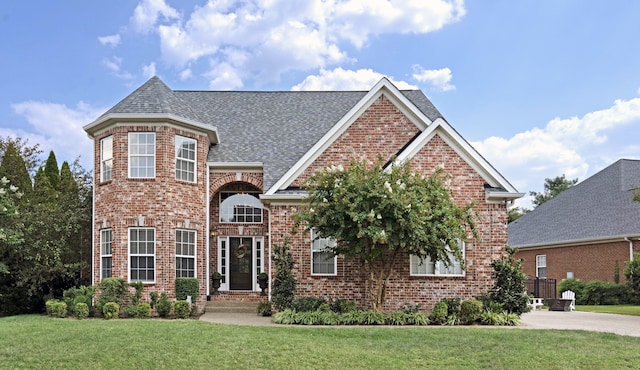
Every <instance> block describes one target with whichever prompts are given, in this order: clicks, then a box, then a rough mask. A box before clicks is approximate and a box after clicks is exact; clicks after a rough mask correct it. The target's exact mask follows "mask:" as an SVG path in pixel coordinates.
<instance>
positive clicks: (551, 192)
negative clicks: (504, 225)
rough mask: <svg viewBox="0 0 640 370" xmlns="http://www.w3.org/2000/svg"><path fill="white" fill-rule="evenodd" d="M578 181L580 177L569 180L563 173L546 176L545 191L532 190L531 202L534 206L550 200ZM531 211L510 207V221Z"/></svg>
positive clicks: (530, 193)
mask: <svg viewBox="0 0 640 370" xmlns="http://www.w3.org/2000/svg"><path fill="white" fill-rule="evenodd" d="M577 183H578V179H577V178H576V179H572V180H569V179H567V178H566V177H565V175H564V174H563V175H562V176H556V177H554V178H546V179H544V191H542V192H540V193H538V192H536V191H530V192H529V195H531V196H533V199H532V200H531V203H533V205H534V208H535V207H537V206H539V205H541V204H543V203H545V202H547V201H549V200H550V199H552V198H553V197H555V196H556V195H558V194H560V193H562V192H563V191H565V190H567V189H569V188H570V187H572V186H573V185H575V184H577ZM529 212H531V210H530V209H527V208H521V207H513V208H511V209H509V216H508V220H509V222H511V221H515V220H517V219H518V218H520V217H522V216H524V215H526V214H527V213H529Z"/></svg>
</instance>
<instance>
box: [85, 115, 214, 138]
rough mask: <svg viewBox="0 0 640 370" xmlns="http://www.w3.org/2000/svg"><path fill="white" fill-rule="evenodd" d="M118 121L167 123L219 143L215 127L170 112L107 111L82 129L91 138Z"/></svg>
mask: <svg viewBox="0 0 640 370" xmlns="http://www.w3.org/2000/svg"><path fill="white" fill-rule="evenodd" d="M118 123H168V124H173V125H176V126H179V127H184V128H188V129H192V130H196V131H199V132H204V133H206V134H207V136H208V137H209V141H210V142H211V144H218V143H220V137H219V135H218V129H217V128H216V127H214V126H211V125H207V124H204V123H202V122H197V121H194V120H190V119H187V118H183V117H180V116H177V115H175V114H171V113H109V114H105V115H104V116H102V117H100V118H98V119H97V120H95V121H93V122H91V123H89V124H88V125H86V126H84V127H83V129H84V131H85V132H86V133H87V135H89V137H90V138H91V139H93V138H94V137H95V135H96V133H98V132H100V131H103V130H104V129H106V128H108V127H110V126H112V125H114V124H118Z"/></svg>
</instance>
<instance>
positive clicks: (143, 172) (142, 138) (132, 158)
mask: <svg viewBox="0 0 640 370" xmlns="http://www.w3.org/2000/svg"><path fill="white" fill-rule="evenodd" d="M154 177H156V134H155V132H130V133H129V178H134V179H145V178H154Z"/></svg>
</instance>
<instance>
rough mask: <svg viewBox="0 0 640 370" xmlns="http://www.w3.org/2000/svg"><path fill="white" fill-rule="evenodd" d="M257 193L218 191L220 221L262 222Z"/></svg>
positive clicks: (260, 205)
mask: <svg viewBox="0 0 640 370" xmlns="http://www.w3.org/2000/svg"><path fill="white" fill-rule="evenodd" d="M258 195H259V193H234V192H221V193H220V222H223V223H253V224H256V223H258V224H259V223H262V203H260V199H258Z"/></svg>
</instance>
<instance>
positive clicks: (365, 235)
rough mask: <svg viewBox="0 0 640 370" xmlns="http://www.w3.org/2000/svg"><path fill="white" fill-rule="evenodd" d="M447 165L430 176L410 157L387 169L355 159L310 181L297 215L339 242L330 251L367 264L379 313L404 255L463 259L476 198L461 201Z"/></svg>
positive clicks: (323, 235) (371, 294) (447, 262)
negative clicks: (463, 244)
mask: <svg viewBox="0 0 640 370" xmlns="http://www.w3.org/2000/svg"><path fill="white" fill-rule="evenodd" d="M445 178H446V175H445V173H444V172H443V171H442V170H438V171H436V172H435V173H433V174H432V175H431V176H428V177H425V176H422V175H420V174H417V173H412V172H411V169H410V164H409V162H405V163H403V164H400V165H393V166H391V167H389V168H383V163H382V161H381V160H378V162H377V163H376V164H375V165H368V164H367V163H366V161H352V162H351V163H349V165H348V166H347V168H346V169H345V168H343V167H342V166H341V165H337V166H335V165H332V166H330V167H328V168H326V169H321V170H319V171H318V172H317V173H316V174H315V175H313V176H311V177H310V178H309V180H308V181H307V183H306V189H307V191H308V193H309V197H308V199H307V201H308V205H307V207H306V208H304V209H303V210H302V211H301V213H300V214H299V215H298V221H299V222H303V223H304V224H305V226H306V229H307V230H310V229H314V230H315V234H316V235H317V237H318V238H326V237H330V238H332V239H334V240H335V241H336V243H335V244H333V245H332V246H330V247H329V249H328V250H327V251H328V252H331V253H333V254H334V255H344V256H345V258H350V259H354V260H356V261H359V262H360V263H361V264H362V267H363V270H364V273H365V277H366V278H367V279H368V289H369V298H370V301H371V305H372V307H373V309H375V310H378V311H381V310H382V308H383V305H384V299H385V293H386V288H387V285H388V283H389V279H390V277H391V276H392V273H393V269H394V264H395V262H396V261H397V260H398V258H399V257H400V256H406V255H409V254H411V255H415V256H418V257H419V258H421V259H426V258H430V259H431V260H432V261H442V262H443V263H445V265H447V266H448V265H450V264H451V263H452V262H453V261H452V260H451V256H453V257H455V258H456V259H458V260H462V251H461V250H460V247H459V245H460V243H459V242H460V241H461V240H463V241H464V240H467V236H468V235H469V233H470V232H473V233H475V226H474V217H475V216H474V215H475V213H474V212H473V211H472V209H473V208H472V204H467V205H465V206H463V207H460V206H458V205H456V204H455V202H454V201H453V199H452V197H451V192H450V191H449V190H448V189H447V188H446V186H445V185H444V180H445Z"/></svg>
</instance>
